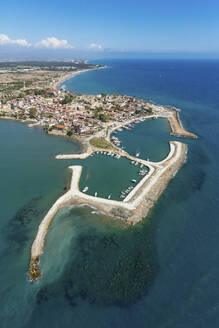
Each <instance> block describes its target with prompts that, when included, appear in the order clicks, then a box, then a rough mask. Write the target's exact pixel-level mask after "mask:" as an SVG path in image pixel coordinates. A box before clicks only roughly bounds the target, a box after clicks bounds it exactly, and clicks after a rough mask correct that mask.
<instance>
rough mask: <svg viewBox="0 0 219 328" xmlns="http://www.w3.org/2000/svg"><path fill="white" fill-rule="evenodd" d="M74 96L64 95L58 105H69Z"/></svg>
mask: <svg viewBox="0 0 219 328" xmlns="http://www.w3.org/2000/svg"><path fill="white" fill-rule="evenodd" d="M73 98H74V96H73V95H72V94H70V93H68V94H67V95H65V98H64V99H63V100H61V101H60V104H62V105H65V104H69V103H71V102H72V100H73Z"/></svg>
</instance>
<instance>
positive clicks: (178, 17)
mask: <svg viewBox="0 0 219 328" xmlns="http://www.w3.org/2000/svg"><path fill="white" fill-rule="evenodd" d="M2 2H3V3H1V20H0V52H4V51H6V48H7V49H10V48H11V47H12V48H13V49H14V48H22V49H23V50H24V48H25V49H26V50H27V51H29V52H30V51H33V50H35V51H38V52H39V51H40V49H41V51H43V49H46V50H47V51H48V49H51V50H53V51H60V50H61V49H62V50H65V52H66V53H71V54H73V53H80V52H81V53H83V52H84V53H86V54H91V53H94V52H95V53H99V54H100V53H101V54H102V55H103V54H104V53H105V54H106V53H111V52H112V53H113V52H121V53H127V52H132V53H133V52H134V53H154V52H157V53H165V52H171V53H178V52H179V53H181V52H184V53H185V52H191V53H194V52H195V53H196V52H197V53H215V54H219V1H216V0H190V1H188V0H182V1H177V0H175V1H173V0H150V1H148V0H144V1H143V0H135V1H134V0H132V1H130V0H126V1H124V0H117V1H115V0H111V1H100V0H93V1H92V0H89V1H88V0H78V1H74V0H71V1H70V0H67V1H66V0H63V1H60V0H59V1H57V0H53V1H48V0H47V1H46V0H45V1H42V0H38V1H37V0H34V1H33V0H29V1H27V0H20V1H17V0H2ZM19 40H20V41H19ZM63 40H66V41H63ZM8 51H9V50H8Z"/></svg>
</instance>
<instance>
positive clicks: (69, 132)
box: [66, 129, 73, 137]
mask: <svg viewBox="0 0 219 328" xmlns="http://www.w3.org/2000/svg"><path fill="white" fill-rule="evenodd" d="M72 134H73V132H72V130H71V129H68V130H67V132H66V135H67V136H69V137H71V136H72Z"/></svg>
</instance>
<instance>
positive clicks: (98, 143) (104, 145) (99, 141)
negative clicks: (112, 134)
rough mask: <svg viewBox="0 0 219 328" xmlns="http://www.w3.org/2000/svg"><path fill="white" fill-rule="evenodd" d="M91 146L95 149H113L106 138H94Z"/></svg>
mask: <svg viewBox="0 0 219 328" xmlns="http://www.w3.org/2000/svg"><path fill="white" fill-rule="evenodd" d="M90 144H91V145H92V146H94V147H97V148H101V149H111V148H112V145H111V143H110V142H109V141H107V140H106V139H104V138H97V137H93V138H92V139H91V140H90Z"/></svg>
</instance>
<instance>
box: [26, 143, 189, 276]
mask: <svg viewBox="0 0 219 328" xmlns="http://www.w3.org/2000/svg"><path fill="white" fill-rule="evenodd" d="M186 153H187V146H186V145H185V144H183V143H181V142H171V143H170V152H169V155H168V156H167V157H166V159H165V160H163V161H161V162H158V163H152V162H147V161H145V160H143V159H140V158H136V157H132V156H130V155H128V154H125V157H129V158H130V159H131V160H135V161H136V162H138V163H141V164H144V165H145V166H147V167H148V168H149V172H148V174H147V175H145V177H144V178H142V179H141V180H140V182H139V183H138V184H136V185H135V187H134V188H133V189H132V190H131V191H130V193H129V194H128V195H127V197H125V198H124V199H123V201H116V200H111V199H109V197H108V199H105V198H101V197H97V196H90V195H87V194H86V193H85V192H81V191H80V189H79V183H80V177H81V173H82V166H70V167H69V169H71V170H72V180H71V185H70V189H69V190H68V191H67V192H66V193H65V194H64V195H63V196H61V197H60V198H59V199H58V200H57V201H56V202H55V204H54V205H53V206H52V207H51V208H50V210H49V211H48V213H47V214H46V216H45V217H44V219H43V220H42V222H41V223H40V225H39V228H38V232H37V235H36V238H35V240H34V242H33V245H32V248H31V261H30V268H29V274H30V279H31V280H33V281H34V280H36V279H38V278H39V277H40V276H41V273H40V269H39V259H40V254H41V253H42V251H43V248H44V243H45V238H46V234H47V231H48V228H49V226H50V224H51V223H52V221H53V218H54V216H55V215H56V213H57V212H58V210H59V209H60V208H63V207H65V206H70V205H75V206H77V205H82V204H83V205H84V206H90V207H94V208H96V209H97V210H99V211H101V212H103V213H104V214H106V215H108V216H111V217H115V218H119V219H121V220H124V221H126V222H127V223H129V224H136V223H137V222H139V221H140V220H141V219H142V218H144V217H146V216H147V214H148V212H149V210H150V209H151V207H152V206H153V205H154V204H155V202H156V200H157V199H158V197H159V196H160V194H161V193H162V191H163V190H164V189H165V187H166V185H167V184H168V182H169V180H171V179H172V178H173V177H174V176H175V174H176V173H177V171H178V170H179V168H180V167H181V165H182V164H183V163H184V162H185V160H186ZM78 156H79V155H78ZM35 272H37V275H35ZM33 273H34V274H33Z"/></svg>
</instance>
